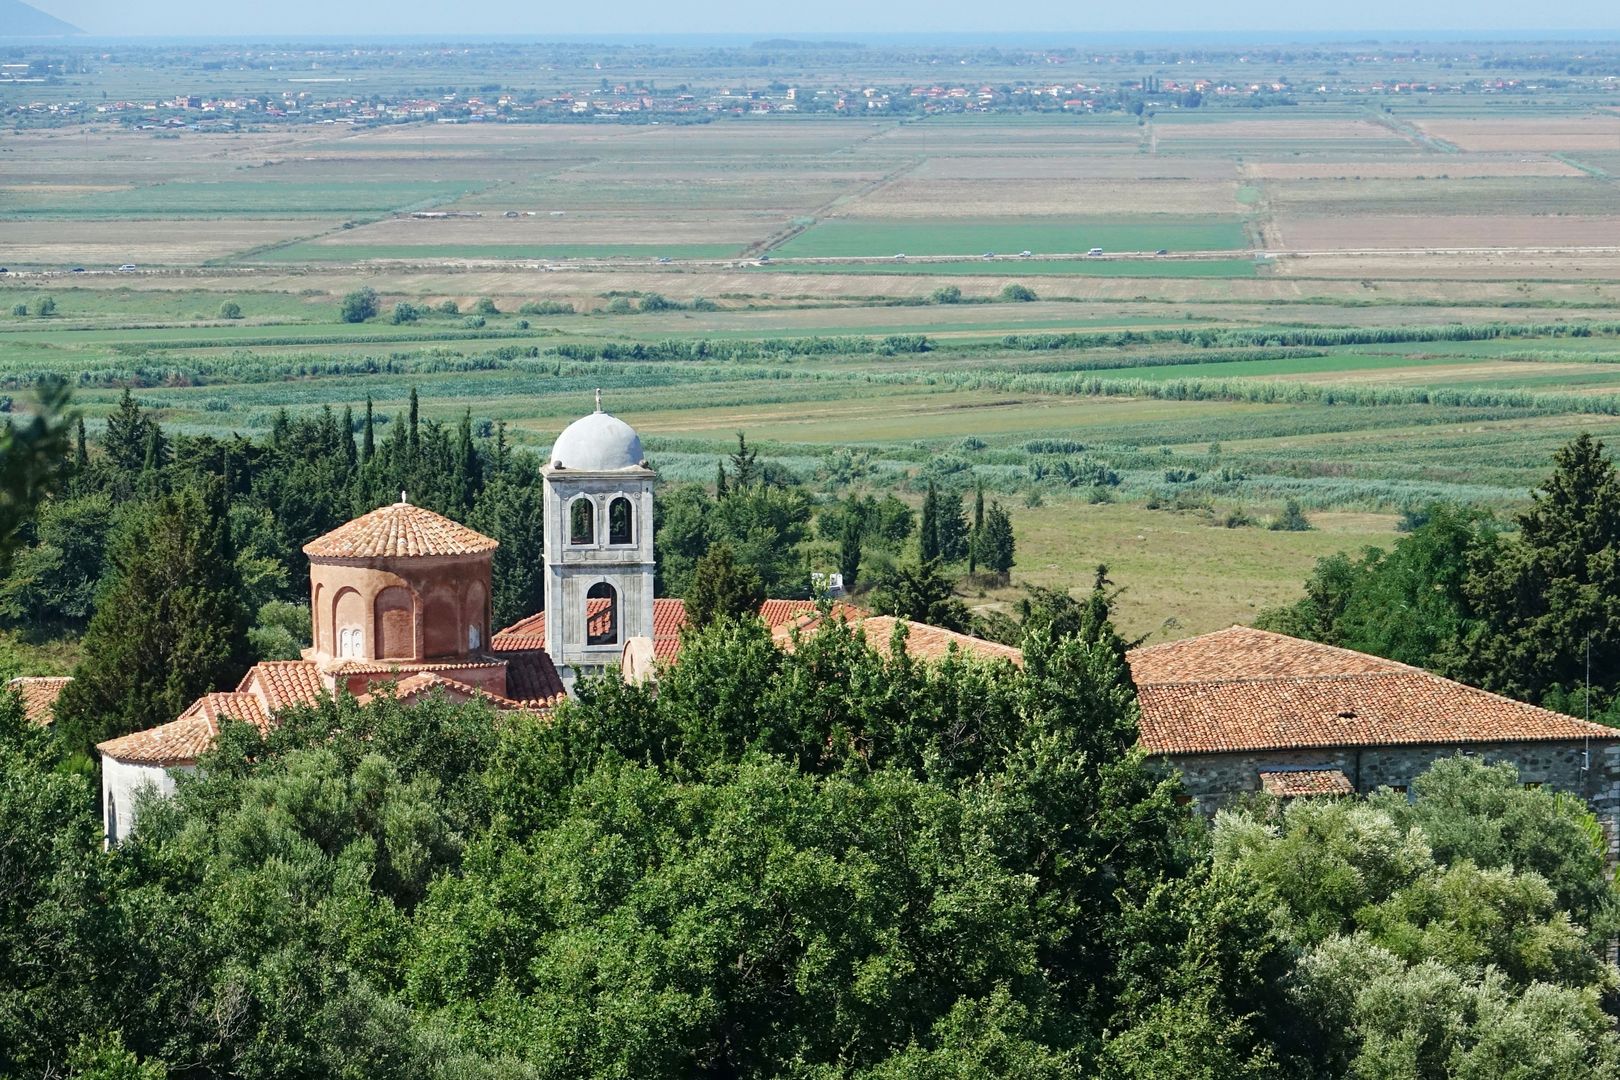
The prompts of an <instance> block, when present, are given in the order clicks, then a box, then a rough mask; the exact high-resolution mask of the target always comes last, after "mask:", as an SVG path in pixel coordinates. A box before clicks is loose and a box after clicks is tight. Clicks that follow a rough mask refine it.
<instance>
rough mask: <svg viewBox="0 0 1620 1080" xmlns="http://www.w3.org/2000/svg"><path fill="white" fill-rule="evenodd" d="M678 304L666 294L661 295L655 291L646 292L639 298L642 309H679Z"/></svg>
mask: <svg viewBox="0 0 1620 1080" xmlns="http://www.w3.org/2000/svg"><path fill="white" fill-rule="evenodd" d="M680 306H681V305H679V304H677V303H676V302H675V301H673V300H671V299H669V298H668V297H667V296H661V295H659V294H658V293H655V292H654V293H648V294H647V295H646V296H643V297H642V298H641V310H642V311H676V310H679V308H680Z"/></svg>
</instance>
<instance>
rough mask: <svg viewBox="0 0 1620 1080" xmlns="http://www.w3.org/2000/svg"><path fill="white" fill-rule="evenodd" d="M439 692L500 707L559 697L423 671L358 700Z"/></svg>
mask: <svg viewBox="0 0 1620 1080" xmlns="http://www.w3.org/2000/svg"><path fill="white" fill-rule="evenodd" d="M435 692H442V693H444V694H445V695H446V696H448V697H450V698H453V699H456V700H460V701H472V700H474V699H479V700H483V701H487V702H489V703H490V704H491V705H493V706H494V707H495V708H497V709H502V710H516V709H543V708H550V707H551V706H552V705H554V704H555V701H551V700H548V701H518V700H516V699H514V698H509V697H504V696H502V695H500V694H492V693H490V692H489V691H488V690H480V689H478V688H477V687H476V686H468V685H467V684H466V683H464V682H457V681H456V680H455V679H447V678H445V677H444V676H443V675H440V674H438V673H436V672H432V671H419V672H417V673H416V674H415V675H409V676H407V677H405V678H403V679H401V680H399V681H398V682H389V683H378V684H377V685H376V686H375V687H374V688H373V689H371V690H370V691H368V692H366V693H364V694H361V695H360V696H359V697H358V698H356V699H355V700H356V701H358V702H359V703H360V704H362V705H369V704H370V703H371V702H373V701H375V700H377V699H378V698H384V697H391V698H393V699H395V700H396V701H403V702H410V701H415V700H417V699H419V698H423V697H426V696H427V695H429V694H432V693H435Z"/></svg>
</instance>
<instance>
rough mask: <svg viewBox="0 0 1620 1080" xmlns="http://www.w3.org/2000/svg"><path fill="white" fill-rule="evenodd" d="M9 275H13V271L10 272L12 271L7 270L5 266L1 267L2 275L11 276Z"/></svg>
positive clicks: (0, 272)
mask: <svg viewBox="0 0 1620 1080" xmlns="http://www.w3.org/2000/svg"><path fill="white" fill-rule="evenodd" d="M9 273H11V271H10V270H8V269H7V268H6V267H4V266H0V274H9Z"/></svg>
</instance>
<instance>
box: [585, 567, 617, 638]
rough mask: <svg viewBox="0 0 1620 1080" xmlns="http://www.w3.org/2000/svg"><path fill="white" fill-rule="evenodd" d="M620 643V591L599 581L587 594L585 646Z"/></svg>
mask: <svg viewBox="0 0 1620 1080" xmlns="http://www.w3.org/2000/svg"><path fill="white" fill-rule="evenodd" d="M618 643H619V590H617V589H615V588H614V587H613V586H611V585H609V584H608V583H607V582H605V581H598V582H597V583H596V584H595V585H592V586H591V591H590V592H588V593H586V594H585V644H587V645H617V644H618Z"/></svg>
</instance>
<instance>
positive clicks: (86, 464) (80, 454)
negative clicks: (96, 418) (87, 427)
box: [73, 416, 90, 476]
mask: <svg viewBox="0 0 1620 1080" xmlns="http://www.w3.org/2000/svg"><path fill="white" fill-rule="evenodd" d="M89 471H90V448H89V447H88V446H87V445H86V444H85V439H84V417H82V416H81V417H79V420H78V424H77V426H76V427H75V429H74V432H73V474H74V475H75V476H83V475H84V474H85V473H87V472H89Z"/></svg>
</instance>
